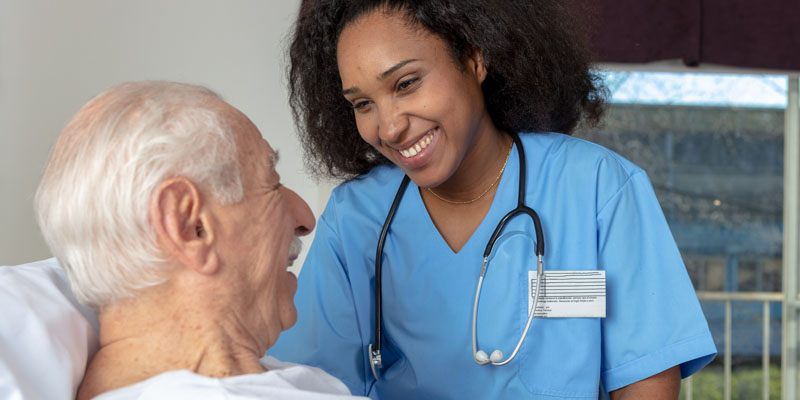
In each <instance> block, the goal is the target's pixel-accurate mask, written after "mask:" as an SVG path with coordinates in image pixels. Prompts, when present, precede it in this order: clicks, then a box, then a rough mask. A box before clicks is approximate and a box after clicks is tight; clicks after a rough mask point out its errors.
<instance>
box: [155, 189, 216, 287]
mask: <svg viewBox="0 0 800 400" xmlns="http://www.w3.org/2000/svg"><path fill="white" fill-rule="evenodd" d="M150 220H151V222H152V224H153V227H154V228H155V231H156V236H157V237H158V243H159V244H160V245H161V248H162V251H163V252H164V253H165V255H166V256H167V257H169V258H172V259H174V260H175V261H177V262H179V263H181V264H183V265H184V266H186V267H187V268H190V269H192V270H195V271H197V272H199V273H202V274H213V273H215V272H216V271H217V270H218V268H219V256H218V254H217V252H216V248H215V246H214V244H215V242H214V227H213V226H212V225H213V223H212V222H211V221H212V218H211V215H210V211H209V208H208V207H207V206H206V205H205V204H204V203H203V199H202V197H201V196H200V191H199V190H198V189H197V186H196V185H195V184H194V183H193V182H192V181H190V180H188V179H186V178H182V177H177V178H170V179H167V180H165V181H164V182H162V183H161V185H159V186H158V188H157V189H156V190H155V192H154V193H153V196H152V198H151V200H150Z"/></svg>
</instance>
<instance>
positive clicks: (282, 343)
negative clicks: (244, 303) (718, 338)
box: [270, 0, 716, 399]
mask: <svg viewBox="0 0 800 400" xmlns="http://www.w3.org/2000/svg"><path fill="white" fill-rule="evenodd" d="M567 21H568V19H567V18H566V17H565V15H564V12H563V10H561V7H560V6H559V4H558V2H557V1H543V0H537V1H524V2H514V1H502V2H498V1H488V0H487V1H474V0H450V1H448V0H429V1H402V0H397V1H387V0H383V1H380V0H378V1H363V0H355V1H340V0H316V1H307V2H304V4H303V6H302V7H301V11H300V15H299V17H298V20H297V23H296V28H295V29H296V30H295V32H294V36H293V41H292V44H291V49H290V58H291V69H290V85H291V104H292V107H293V111H294V113H295V117H296V122H297V123H298V126H299V130H300V133H301V136H302V141H303V143H304V146H305V150H306V154H307V156H308V158H309V160H308V161H309V164H310V165H311V166H312V167H315V171H316V172H318V173H319V174H320V175H328V176H333V177H337V178H344V179H346V181H345V182H344V183H342V184H341V185H339V186H338V187H337V188H336V189H335V190H334V191H333V194H332V195H331V198H330V200H329V202H328V205H327V207H326V210H325V212H324V213H323V214H322V216H321V217H320V220H319V222H318V224H317V227H318V228H317V233H316V237H315V239H314V243H313V244H312V246H311V249H310V251H309V255H308V257H307V259H306V263H305V265H304V267H303V269H302V272H301V273H300V277H299V280H300V283H299V290H298V292H297V296H296V298H295V301H296V303H297V308H298V315H299V319H298V322H297V325H296V326H295V327H294V328H292V329H291V330H289V331H286V332H284V333H283V334H282V335H281V337H280V339H279V341H278V343H277V344H276V345H275V346H274V347H273V348H272V349H271V350H270V354H273V355H275V356H277V357H278V358H281V359H285V360H290V361H294V362H300V363H305V364H310V365H314V366H317V367H321V368H322V369H324V370H326V371H327V372H329V373H331V374H332V375H334V376H336V377H337V378H339V379H341V380H342V381H344V382H345V383H346V384H347V385H348V386H349V388H350V390H351V391H352V392H353V393H354V394H365V395H368V396H371V397H373V398H380V399H410V398H436V399H439V398H458V399H464V398H474V399H495V398H509V399H524V398H531V399H566V398H570V399H573V398H574V399H596V398H598V395H599V394H601V393H604V392H610V394H611V398H620V399H622V398H648V399H654V398H655V399H658V398H677V393H678V390H679V387H680V378H681V377H686V376H688V375H691V374H692V373H694V372H696V371H697V370H699V369H700V368H702V367H703V366H704V365H705V364H707V363H708V362H709V361H710V360H711V359H712V358H713V357H714V355H715V353H716V350H715V346H714V343H713V340H712V338H711V335H710V333H709V330H708V326H707V323H706V321H705V318H704V316H703V313H702V311H701V309H700V306H699V303H698V301H697V297H696V295H695V293H694V290H693V288H692V285H691V282H690V280H689V278H688V275H687V273H686V270H685V267H684V265H683V262H682V260H681V257H680V254H679V252H678V249H677V248H676V245H675V243H674V240H673V239H672V235H671V233H670V231H669V227H668V226H667V223H666V221H665V219H664V216H663V214H662V212H661V209H660V207H659V204H658V201H657V199H656V197H655V195H654V193H653V189H652V187H651V185H650V183H649V180H648V178H647V175H646V174H645V172H644V171H642V170H641V169H640V168H638V167H637V166H635V165H633V164H631V163H630V162H628V161H627V160H625V159H624V158H622V157H620V156H619V155H617V154H614V153H613V152H611V151H609V150H606V149H604V148H602V147H600V146H597V145H594V144H591V143H588V142H585V141H582V140H578V139H575V138H572V137H570V136H568V134H569V132H570V131H572V130H573V129H574V128H575V127H576V126H577V125H578V124H579V123H588V124H591V123H595V122H597V121H598V120H599V118H600V115H601V114H602V108H603V99H602V90H601V88H600V87H599V85H598V80H597V78H596V77H595V76H594V75H593V74H592V73H591V72H590V71H589V69H588V68H589V58H588V55H587V52H586V50H585V49H584V47H583V45H582V44H581V43H580V41H579V40H577V37H578V36H579V35H578V34H576V33H575V31H574V28H573V27H571V26H570V25H569V24H568V23H567ZM556 132H561V133H556ZM523 164H524V166H523ZM523 168H524V170H523ZM404 176H408V177H409V178H410V183H409V184H408V186H407V187H405V188H404V189H401V190H398V189H399V188H400V186H401V182H402V181H403V180H404ZM521 180H522V182H520V181H521ZM521 183H522V184H521ZM520 190H522V193H521V194H522V196H521V197H522V201H523V202H524V204H525V205H526V206H527V207H530V208H532V209H533V210H535V211H536V213H538V216H539V218H540V220H541V228H542V234H543V237H541V238H537V235H536V229H535V227H534V225H533V223H532V219H531V218H529V217H527V216H525V215H521V216H515V217H513V218H512V219H511V220H510V221H509V222H508V224H506V225H505V227H503V228H502V229H501V230H500V231H499V232H498V237H497V241H496V242H495V243H494V246H493V248H492V249H491V251H490V252H489V254H488V257H487V258H486V261H487V262H488V266H487V269H486V274H485V276H484V278H483V280H482V287H481V291H480V300H479V301H478V302H477V306H475V308H473V306H474V304H475V295H476V289H477V287H478V282H479V276H480V275H481V269H482V266H483V265H484V252H485V250H486V248H487V247H486V245H487V243H488V242H489V241H490V238H491V237H492V236H493V233H494V230H495V227H496V226H497V224H498V223H499V222H500V220H501V219H502V218H503V217H504V216H505V215H506V214H507V213H508V212H509V211H511V210H512V209H514V208H515V207H517V206H518V197H519V196H518V195H519V194H520ZM395 199H398V200H397V204H396V207H394V209H395V210H394V214H393V219H392V221H391V223H390V225H389V228H388V231H387V233H386V238H385V243H384V244H383V248H382V256H381V258H380V261H381V262H382V268H381V271H382V279H381V281H382V282H381V284H380V289H381V290H382V300H381V301H380V304H382V308H381V313H380V321H379V322H381V327H382V331H381V333H380V338H376V332H375V324H376V322H377V318H376V314H375V313H376V298H375V291H376V276H375V275H376V248H377V247H378V245H379V236H381V231H382V229H383V227H384V223H385V222H386V220H387V215H388V214H389V211H390V209H391V208H393V207H392V204H393V202H394V201H395ZM539 242H543V244H544V243H546V252H545V253H544V258H543V261H544V263H543V265H544V268H543V269H544V273H545V275H544V277H543V278H542V279H541V282H540V280H539V275H538V274H537V269H538V263H537V258H536V253H537V250H536V247H537V245H538V243H539ZM534 283H541V285H537V284H534ZM534 302H537V306H536V307H535V309H536V310H537V314H536V318H534V319H533V320H532V323H530V325H529V330H527V332H526V329H527V328H526V326H528V320H529V318H528V317H529V310H530V309H531V308H532V304H533V303H534ZM473 311H475V312H474V313H473ZM473 326H474V327H475V332H476V334H475V341H473ZM524 333H527V335H526V336H525V338H524V340H522V342H521V345H519V346H518V345H517V344H518V342H519V339H520V338H521V337H522V336H523V334H524ZM378 340H380V343H381V362H380V364H379V365H378V366H377V368H375V369H376V372H375V374H373V367H375V366H376V364H373V363H372V361H371V357H370V351H369V348H370V345H375V344H376V343H377V341H378ZM473 347H475V349H476V350H484V351H485V353H488V354H494V355H493V356H488V355H487V356H488V357H491V359H492V361H496V362H497V364H503V365H494V363H492V362H486V358H487V356H479V355H478V353H477V352H476V351H473ZM495 349H496V350H498V351H497V352H495V351H494V350H495ZM500 353H502V354H500ZM512 355H513V356H514V357H513V358H510V357H511V356H512ZM504 360H507V361H508V362H507V363H504V362H503V361H504ZM498 361H499V362H498ZM378 378H379V379H378Z"/></svg>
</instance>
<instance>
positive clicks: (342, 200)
mask: <svg viewBox="0 0 800 400" xmlns="http://www.w3.org/2000/svg"><path fill="white" fill-rule="evenodd" d="M403 176H404V173H403V171H402V170H401V169H400V168H398V167H396V166H394V165H379V166H377V167H374V168H372V170H370V172H368V173H366V174H363V175H359V176H357V177H355V178H353V179H350V180H348V181H345V182H343V183H341V184H339V185H338V186H336V187H335V188H334V189H333V191H332V192H331V196H330V198H329V199H328V204H327V206H326V207H325V211H324V212H323V215H322V218H324V219H327V220H330V222H332V221H333V220H338V221H355V220H354V219H353V217H354V216H355V215H356V214H357V215H358V218H357V220H361V219H362V218H369V219H370V220H380V219H381V218H386V213H387V212H388V210H389V207H390V206H391V203H392V200H393V199H394V196H395V193H397V189H398V188H399V187H400V182H402V180H403ZM406 190H411V189H410V188H407V189H406Z"/></svg>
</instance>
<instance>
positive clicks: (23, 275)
mask: <svg viewBox="0 0 800 400" xmlns="http://www.w3.org/2000/svg"><path fill="white" fill-rule="evenodd" d="M97 327H98V324H97V317H96V315H95V313H94V312H93V311H91V310H90V309H88V308H86V307H83V306H82V305H80V304H79V303H78V302H77V300H75V298H74V297H73V295H72V291H71V290H70V289H69V284H68V283H67V279H66V276H65V274H64V271H63V270H62V269H61V267H60V266H59V265H58V262H57V261H56V259H54V258H51V259H47V260H42V261H37V262H34V263H30V264H23V265H18V266H13V267H0V399H26V400H36V399H47V400H59V399H73V398H74V397H75V393H76V391H77V388H78V385H79V384H80V382H81V379H82V378H83V373H84V370H85V369H86V362H87V360H88V359H89V358H90V357H91V355H93V354H94V352H95V351H97V345H98V338H97V335H98V334H97V332H98V328H97Z"/></svg>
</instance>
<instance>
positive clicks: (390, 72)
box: [342, 58, 417, 96]
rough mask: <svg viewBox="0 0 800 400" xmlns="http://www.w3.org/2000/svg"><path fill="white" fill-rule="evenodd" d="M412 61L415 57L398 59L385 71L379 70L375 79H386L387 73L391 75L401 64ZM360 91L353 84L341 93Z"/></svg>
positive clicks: (401, 66)
mask: <svg viewBox="0 0 800 400" xmlns="http://www.w3.org/2000/svg"><path fill="white" fill-rule="evenodd" d="M414 61H417V59H416V58H409V59H408V60H403V61H400V62H399V63H397V64H395V65H394V66H393V67H391V68H389V69H387V70H386V71H383V72H381V74H380V75H378V77H377V80H379V81H382V80H384V79H386V77H388V76H389V75H391V74H392V73H394V72H395V71H397V70H398V69H400V68H403V66H405V65H406V64H408V63H412V62H414ZM360 91H361V89H359V88H358V87H355V86H354V87H351V88H347V89H344V90H342V95H344V96H347V95H348V94H354V93H358V92H360Z"/></svg>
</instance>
